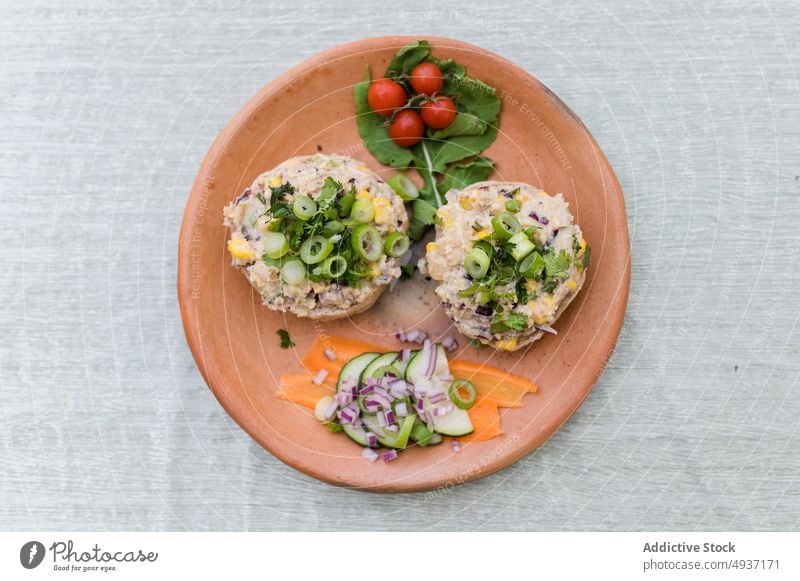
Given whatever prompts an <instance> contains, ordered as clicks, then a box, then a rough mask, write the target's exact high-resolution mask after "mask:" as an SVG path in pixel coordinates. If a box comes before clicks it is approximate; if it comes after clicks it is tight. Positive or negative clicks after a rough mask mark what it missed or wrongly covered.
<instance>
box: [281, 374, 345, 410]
mask: <svg viewBox="0 0 800 581" xmlns="http://www.w3.org/2000/svg"><path fill="white" fill-rule="evenodd" d="M329 377H330V376H329ZM311 379H312V378H311V376H309V375H307V374H303V375H284V376H283V377H281V383H280V386H279V388H278V391H277V392H276V395H277V396H278V397H279V398H281V399H285V400H286V401H290V402H292V403H296V404H297V405H302V406H305V407H308V408H313V407H314V406H315V405H317V402H318V401H319V400H320V399H321V398H323V397H325V396H326V395H333V394H334V392H335V389H334V387H333V385H331V383H330V381H328V378H326V380H325V382H324V383H323V384H322V385H317V384H315V383H314V382H313V381H311ZM334 381H335V380H334Z"/></svg>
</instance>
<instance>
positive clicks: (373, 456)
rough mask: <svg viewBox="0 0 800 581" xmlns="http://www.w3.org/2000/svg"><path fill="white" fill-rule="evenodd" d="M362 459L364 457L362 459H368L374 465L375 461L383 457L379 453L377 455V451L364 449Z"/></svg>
mask: <svg viewBox="0 0 800 581" xmlns="http://www.w3.org/2000/svg"><path fill="white" fill-rule="evenodd" d="M361 457H362V458H365V459H367V460H369V461H370V463H372V462H375V460H377V459H378V458H380V457H381V455H380V454H378V453H377V452H376V451H375V450H373V449H372V448H364V449H363V450H362V451H361Z"/></svg>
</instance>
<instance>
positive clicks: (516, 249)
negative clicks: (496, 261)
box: [508, 232, 536, 262]
mask: <svg viewBox="0 0 800 581" xmlns="http://www.w3.org/2000/svg"><path fill="white" fill-rule="evenodd" d="M508 245H509V246H511V250H510V253H511V256H513V257H514V260H516V261H518V262H519V261H520V260H522V259H523V258H525V257H526V256H528V254H530V253H531V252H532V251H533V250H534V249H535V248H536V246H534V244H533V242H531V241H530V240H528V237H527V236H525V232H517V233H516V234H514V235H513V236H512V237H511V238H509V239H508Z"/></svg>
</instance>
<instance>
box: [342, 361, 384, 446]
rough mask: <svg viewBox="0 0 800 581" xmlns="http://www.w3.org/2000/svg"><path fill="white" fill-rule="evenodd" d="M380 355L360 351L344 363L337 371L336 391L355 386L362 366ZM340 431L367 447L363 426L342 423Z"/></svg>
mask: <svg viewBox="0 0 800 581" xmlns="http://www.w3.org/2000/svg"><path fill="white" fill-rule="evenodd" d="M380 355H381V354H380V353H362V354H361V355H358V356H357V357H353V358H352V359H351V360H350V361H348V362H347V363H345V365H344V367H342V371H341V372H340V373H339V379H338V380H337V381H336V393H339V392H340V391H343V390H345V389H352V387H353V386H354V385H356V386H357V385H358V381H359V379H360V378H361V373H362V372H363V371H364V368H365V367H366V366H367V365H369V364H370V362H371V361H372V360H373V359H375V358H376V357H380ZM342 431H343V432H344V433H345V434H347V436H348V437H349V438H350V439H351V440H353V441H354V442H355V443H356V444H358V445H359V446H364V447H365V448H367V447H369V446H368V444H367V431H366V430H365V429H364V428H362V427H360V426H359V427H357V428H356V427H354V426H351V425H350V424H342Z"/></svg>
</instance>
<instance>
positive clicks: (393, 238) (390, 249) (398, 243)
mask: <svg viewBox="0 0 800 581" xmlns="http://www.w3.org/2000/svg"><path fill="white" fill-rule="evenodd" d="M409 246H411V241H410V240H409V239H408V236H406V235H405V234H403V233H402V232H392V233H391V234H389V235H388V236H387V237H386V242H384V243H383V249H384V250H385V251H386V254H388V255H389V256H392V257H394V258H397V257H399V256H403V255H404V254H405V253H406V252H407V251H408V247H409Z"/></svg>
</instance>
